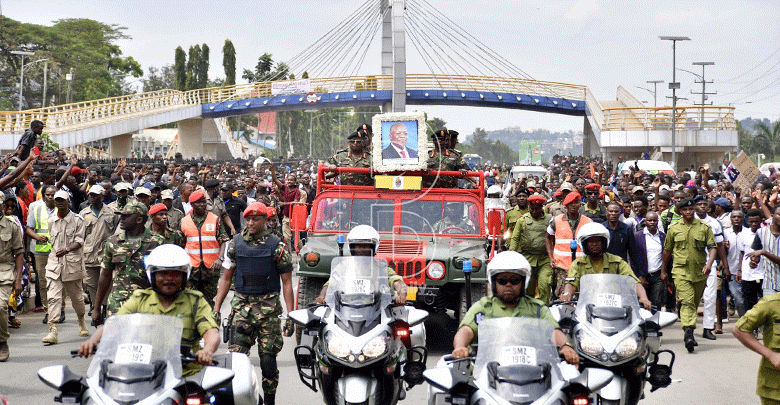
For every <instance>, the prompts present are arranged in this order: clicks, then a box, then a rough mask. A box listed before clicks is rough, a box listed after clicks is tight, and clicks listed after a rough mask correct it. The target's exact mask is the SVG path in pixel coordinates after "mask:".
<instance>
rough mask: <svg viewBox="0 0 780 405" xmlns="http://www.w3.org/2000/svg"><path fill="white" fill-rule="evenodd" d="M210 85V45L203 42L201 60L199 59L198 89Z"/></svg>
mask: <svg viewBox="0 0 780 405" xmlns="http://www.w3.org/2000/svg"><path fill="white" fill-rule="evenodd" d="M208 86H209V46H208V45H206V44H203V46H201V47H200V60H199V61H198V87H197V88H198V89H205V88H206V87H208Z"/></svg>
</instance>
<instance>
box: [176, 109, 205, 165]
mask: <svg viewBox="0 0 780 405" xmlns="http://www.w3.org/2000/svg"><path fill="white" fill-rule="evenodd" d="M179 152H181V155H182V156H183V157H184V158H185V159H188V158H194V157H202V156H203V120H202V119H200V118H192V119H188V120H182V121H179Z"/></svg>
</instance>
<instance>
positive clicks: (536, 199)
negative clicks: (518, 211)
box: [528, 194, 547, 204]
mask: <svg viewBox="0 0 780 405" xmlns="http://www.w3.org/2000/svg"><path fill="white" fill-rule="evenodd" d="M528 202H529V203H531V204H544V203H545V202H547V199H546V198H544V197H542V196H540V195H538V194H534V195H532V196H530V197H528Z"/></svg>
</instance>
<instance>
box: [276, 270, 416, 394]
mask: <svg viewBox="0 0 780 405" xmlns="http://www.w3.org/2000/svg"><path fill="white" fill-rule="evenodd" d="M386 269H387V263H386V262H385V261H384V260H381V259H374V258H372V257H364V256H347V257H337V258H335V259H334V260H333V262H332V264H331V273H330V282H329V284H328V290H327V293H326V299H325V301H326V305H324V306H314V307H309V308H307V309H299V310H296V311H292V312H290V313H289V314H288V316H289V317H290V318H291V319H292V320H293V321H294V322H295V323H297V324H298V325H301V326H303V328H304V329H303V333H302V337H301V344H300V345H299V346H297V347H296V348H295V352H294V354H295V362H296V365H297V367H298V374H299V377H300V379H301V381H302V382H303V383H304V384H305V385H306V386H307V387H309V388H310V389H312V390H313V391H314V392H317V389H318V387H319V388H320V390H321V391H322V396H323V399H324V400H325V403H326V404H328V405H336V404H339V405H344V404H367V405H368V404H389V405H392V404H395V403H397V402H398V401H399V400H402V399H404V398H405V397H406V390H408V389H411V387H413V386H415V385H417V384H421V383H422V382H423V378H422V372H423V371H424V370H425V362H426V360H427V357H428V352H427V350H426V348H425V329H424V326H423V324H422V322H423V321H424V320H425V318H426V317H427V316H428V313H427V312H425V311H423V310H420V309H416V308H413V307H410V306H409V307H407V306H393V305H392V295H391V293H390V289H389V287H388V284H387V270H386Z"/></svg>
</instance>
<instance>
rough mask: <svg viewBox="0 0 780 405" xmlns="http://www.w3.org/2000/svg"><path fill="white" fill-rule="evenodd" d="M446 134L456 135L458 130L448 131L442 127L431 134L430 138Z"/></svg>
mask: <svg viewBox="0 0 780 405" xmlns="http://www.w3.org/2000/svg"><path fill="white" fill-rule="evenodd" d="M448 136H458V131H450V130H449V129H447V128H442V129H440V130H438V131H436V132H434V133H433V134H432V135H431V138H446V137H448Z"/></svg>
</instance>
